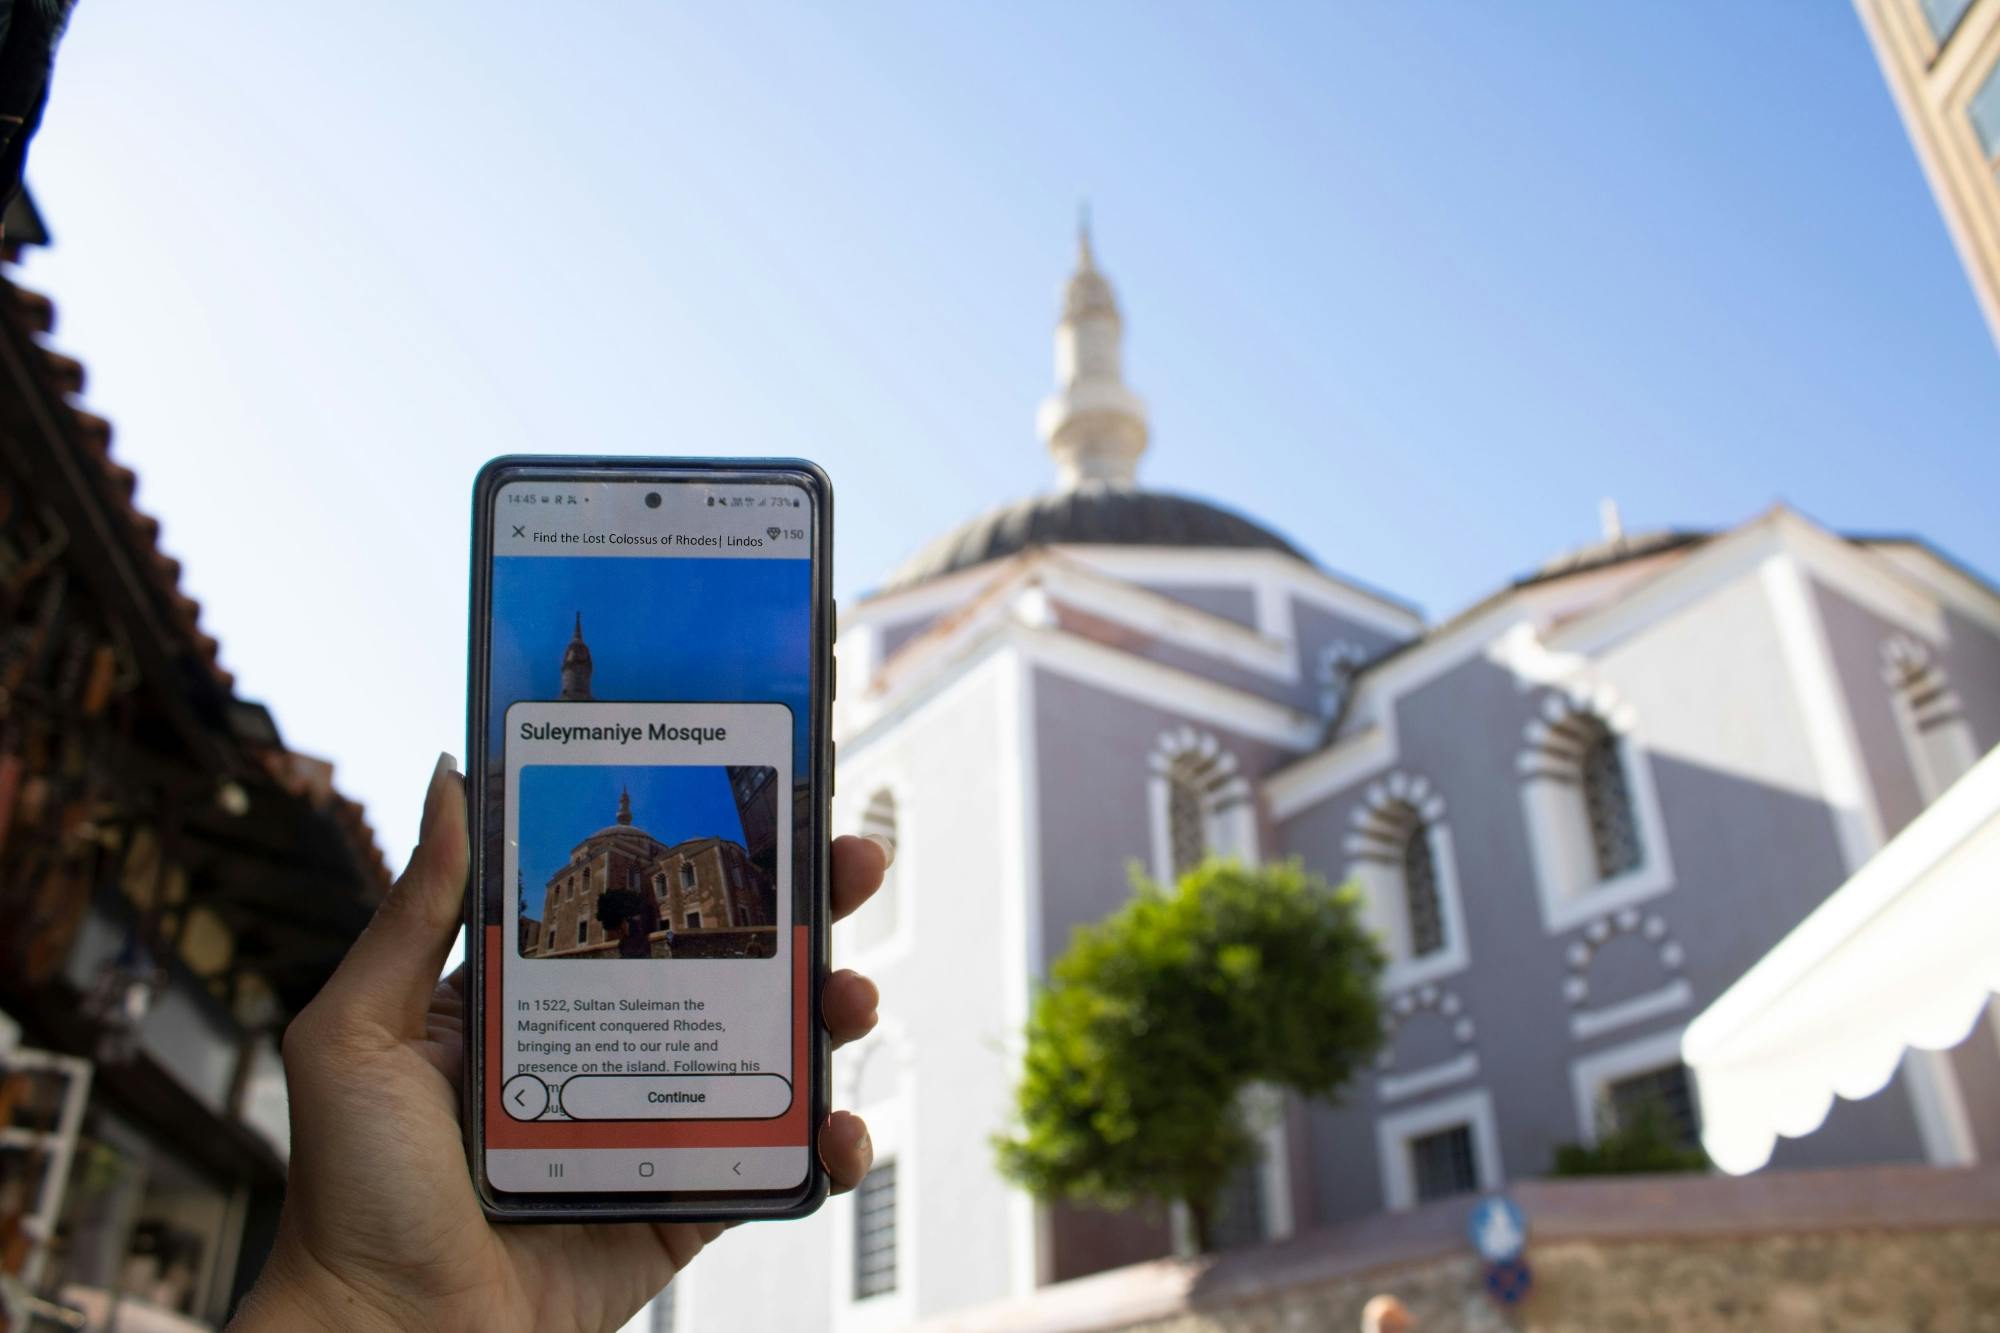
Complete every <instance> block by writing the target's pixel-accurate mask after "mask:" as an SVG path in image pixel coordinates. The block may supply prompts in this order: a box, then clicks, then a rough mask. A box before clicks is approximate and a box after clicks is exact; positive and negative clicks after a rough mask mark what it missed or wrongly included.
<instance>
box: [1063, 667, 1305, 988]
mask: <svg viewBox="0 0 2000 1333" xmlns="http://www.w3.org/2000/svg"><path fill="white" fill-rule="evenodd" d="M1035 703H1036V710H1035V730H1036V746H1035V748H1036V752H1037V754H1038V755H1040V756H1041V758H1042V762H1041V764H1040V765H1039V768H1038V782H1039V785H1040V791H1041V801H1040V812H1041V884H1042V908H1041V918H1042V934H1041V957H1040V958H1039V959H1038V960H1037V971H1038V972H1039V971H1040V970H1041V969H1042V968H1045V967H1046V966H1047V964H1048V960H1050V959H1052V958H1054V957H1055V956H1056V955H1057V954H1059V953H1061V952H1062V951H1063V950H1064V949H1065V948H1067V947H1068V944H1069V939H1070V934H1071V932H1072V931H1074V930H1075V928H1076V927H1077V926H1080V925H1085V924H1088V923H1091V922H1095V921H1100V920H1102V919H1103V918H1104V917H1106V916H1108V915H1110V914H1111V913H1112V912H1114V911H1116V910H1117V909H1118V907H1119V906H1120V905H1121V904H1123V903H1124V902H1125V901H1126V900H1127V899H1128V898H1129V897H1130V896H1131V892H1132V885H1131V874H1130V870H1131V867H1132V866H1133V865H1134V864H1135V863H1136V864H1137V865H1138V866H1139V868H1140V869H1141V870H1142V871H1144V872H1145V873H1146V874H1148V875H1151V874H1153V873H1154V868H1153V865H1152V848H1153V842H1154V830H1153V816H1152V810H1151V806H1150V797H1149V794H1148V781H1149V779H1150V778H1151V777H1152V769H1151V767H1150V766H1149V762H1148V761H1149V759H1150V757H1151V756H1152V754H1153V751H1154V749H1155V748H1156V747H1157V746H1158V745H1159V744H1160V741H1161V738H1162V737H1163V736H1167V735H1169V734H1171V733H1174V732H1178V731H1180V730H1181V729H1182V728H1184V727H1191V728H1193V729H1194V730H1195V731H1196V732H1197V733H1208V734H1211V735H1213V736H1214V737H1215V738H1216V740H1217V741H1218V742H1220V743H1221V745H1222V747H1223V749H1224V750H1225V751H1226V752H1228V753H1229V754H1232V755H1234V756H1235V757H1236V762H1237V765H1238V769H1239V771H1240V772H1241V773H1243V774H1244V775H1245V776H1246V777H1247V778H1249V779H1250V780H1251V781H1252V782H1255V781H1256V780H1257V779H1258V778H1260V777H1261V776H1263V775H1264V774H1266V773H1268V772H1270V771H1271V770H1272V769H1273V768H1276V767H1277V766H1278V765H1279V764H1280V763H1283V762H1285V761H1287V760H1290V759H1293V758H1296V757H1297V752H1296V751H1293V750H1288V749H1283V748H1280V747H1279V746H1277V745H1274V744H1271V743H1270V742H1268V741H1262V740H1257V739H1253V738H1252V737H1249V736H1246V735H1244V734H1243V733H1241V732H1240V731H1236V730H1233V729H1231V728H1229V727H1226V726H1221V725H1217V724H1216V723H1214V722H1213V721H1211V720H1209V719H1208V718H1205V717H1204V716H1203V715H1202V714H1201V713H1200V712H1197V711H1193V710H1190V711H1188V712H1184V713H1169V712H1165V711H1163V710H1161V709H1158V708H1154V707H1152V706H1150V705H1147V704H1143V703H1139V702H1137V701H1135V700H1132V699H1127V698H1124V697H1122V696H1120V695H1117V694H1114V693H1111V692H1110V691H1108V690H1105V689H1101V688H1099V687H1097V686H1094V685H1089V684H1086V683H1084V682H1082V681H1079V680H1076V679H1073V678H1072V677H1069V676H1066V675H1064V674H1062V673H1061V672H1059V671H1056V670H1053V669H1050V668H1048V667H1041V668H1038V669H1037V670H1036V672H1035Z"/></svg>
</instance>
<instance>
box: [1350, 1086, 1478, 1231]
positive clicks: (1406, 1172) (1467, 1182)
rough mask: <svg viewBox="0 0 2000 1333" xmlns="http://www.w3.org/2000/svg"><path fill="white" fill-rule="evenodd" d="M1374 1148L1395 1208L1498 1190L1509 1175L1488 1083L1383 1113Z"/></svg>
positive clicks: (1385, 1199)
mask: <svg viewBox="0 0 2000 1333" xmlns="http://www.w3.org/2000/svg"><path fill="white" fill-rule="evenodd" d="M1375 1147H1376V1163H1377V1166H1378V1167H1379V1169H1380V1170H1381V1173H1382V1200H1383V1202H1384V1203H1385V1204H1386V1205H1387V1206H1388V1207H1389V1208H1390V1209H1391V1210H1392V1211H1394V1210H1400V1209H1404V1208H1409V1207H1413V1206H1415V1205H1416V1204H1419V1203H1428V1202H1430V1201H1431V1200H1433V1199H1442V1198H1448V1197H1450V1196H1452V1195H1455V1194H1466V1193H1471V1192H1473V1191H1476V1190H1496V1189H1499V1188H1500V1186H1501V1183H1502V1182H1503V1181H1504V1180H1505V1179H1506V1173H1505V1172H1504V1171H1503V1170H1502V1168H1501V1162H1500V1132H1499V1127H1498V1122H1497V1121H1496V1120H1495V1119H1494V1115H1493V1098H1492V1095H1491V1094H1490V1093H1488V1092H1487V1091H1486V1089H1484V1088H1475V1089H1473V1090H1472V1091H1470V1092H1462V1093H1458V1094H1456V1095H1453V1096H1449V1097H1440V1098H1437V1099H1436V1100H1435V1101H1430V1102H1426V1103H1424V1104H1423V1105H1421V1106H1413V1107H1411V1108H1409V1109H1408V1110H1405V1111H1398V1112H1396V1113H1395V1114H1393V1115H1385V1116H1383V1117H1382V1118H1381V1119H1379V1120H1377V1121H1376V1122H1375Z"/></svg>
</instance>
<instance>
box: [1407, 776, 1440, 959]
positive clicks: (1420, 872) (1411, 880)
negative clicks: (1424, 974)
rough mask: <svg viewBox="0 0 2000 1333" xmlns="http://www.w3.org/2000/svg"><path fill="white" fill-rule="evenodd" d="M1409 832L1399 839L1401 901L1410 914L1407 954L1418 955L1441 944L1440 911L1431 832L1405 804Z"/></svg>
mask: <svg viewBox="0 0 2000 1333" xmlns="http://www.w3.org/2000/svg"><path fill="white" fill-rule="evenodd" d="M1403 808H1404V809H1405V810H1407V811H1409V818H1410V836H1409V837H1408V838H1407V839H1405V840H1404V843H1403V901H1404V906H1405V908H1406V910H1407V911H1408V913H1409V918H1410V956H1411V957H1412V958H1422V957H1423V956H1424V955H1425V954H1433V953H1436V952H1437V951H1438V950H1439V949H1442V948H1444V915H1443V913H1442V912H1440V911H1439V909H1438V885H1437V861H1436V859H1435V858H1434V857H1433V856H1432V854H1431V833H1430V830H1429V829H1428V828H1426V827H1424V822H1423V820H1422V818H1421V817H1420V816H1419V815H1418V814H1417V812H1416V811H1415V810H1414V809H1411V808H1410V807H1409V806H1404V807H1403Z"/></svg>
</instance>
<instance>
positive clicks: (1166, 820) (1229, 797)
mask: <svg viewBox="0 0 2000 1333" xmlns="http://www.w3.org/2000/svg"><path fill="white" fill-rule="evenodd" d="M1146 767H1147V769H1148V770H1149V774H1148V778H1147V804H1148V807H1149V809H1150V811H1151V815H1152V821H1153V874H1154V876H1155V877H1156V878H1157V879H1159V880H1160V881H1161V882H1163V883H1171V882H1172V881H1174V880H1176V879H1178V878H1179V877H1180V876H1181V875H1182V874H1183V873H1185V872H1186V871H1188V870H1191V869H1193V868H1194V866H1195V865H1197V864H1198V863H1199V862H1200V861H1201V860H1202V859H1203V858H1204V857H1206V856H1209V855H1211V854H1212V855H1216V856H1223V857H1237V858H1240V859H1241V860H1244V861H1247V862H1253V863H1254V862H1255V861H1256V859H1257V819H1256V800H1255V793H1254V791H1253V790H1252V788H1251V786H1250V781H1249V779H1248V778H1246V777H1245V776H1244V775H1243V773H1242V772H1241V771H1240V767H1239V765H1238V764H1237V761H1236V756H1235V755H1233V754H1231V753H1230V752H1229V751H1228V750H1226V749H1224V748H1223V745H1222V742H1221V741H1219V740H1217V739H1216V737H1215V736H1214V734H1213V733H1211V732H1206V731H1196V730H1195V729H1194V728H1193V727H1188V726H1183V727H1178V728H1175V729H1174V730H1172V731H1164V732H1161V733H1160V737H1159V739H1158V740H1156V741H1155V742H1154V743H1153V749H1152V753H1151V754H1149V755H1148V756H1147V759H1146Z"/></svg>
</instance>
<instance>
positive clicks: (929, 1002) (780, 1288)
mask: <svg viewBox="0 0 2000 1333" xmlns="http://www.w3.org/2000/svg"><path fill="white" fill-rule="evenodd" d="M1024 682H1025V675H1024V672H1023V670H1022V668H1021V666H1020V663H1019V662H1018V660H1016V659H1015V658H1014V656H1013V655H1012V654H1011V653H1008V652H1005V651H998V652H995V653H993V654H991V655H989V656H988V657H986V658H985V659H984V660H983V661H981V662H978V663H976V664H973V665H972V666H970V667H969V668H968V669H967V670H966V671H965V672H964V673H963V674H962V675H961V676H960V677H958V678H957V679H956V680H955V681H953V682H951V683H950V684H948V685H946V686H945V687H944V688H942V689H941V690H940V691H939V692H938V693H937V694H936V695H935V696H933V697H932V698H930V699H929V700H927V701H925V702H923V703H922V704H921V705H919V706H918V707H917V708H916V709H915V711H913V712H912V713H911V714H910V715H909V716H907V717H906V718H905V719H903V720H902V721H901V722H900V723H899V724H898V725H896V726H895V727H893V728H890V729H887V730H885V731H883V732H879V733H877V734H875V735H873V736H872V737H871V736H862V737H848V738H844V739H843V741H842V744H841V751H840V769H839V781H838V795H837V797H836V800H835V805H834V827H835V829H836V831H839V832H847V831H852V830H855V829H857V828H859V827H860V824H861V813H862V810H863V809H864V808H865V807H866V805H867V803H868V801H869V798H870V797H871V796H872V795H874V794H875V793H876V792H878V791H881V790H888V791H890V792H892V793H893V795H894V798H895V804H896V811H897V826H896V830H895V836H896V848H897V850H896V864H895V866H894V867H893V869H892V871H891V881H890V884H889V885H888V886H885V894H887V895H888V896H887V898H884V899H880V900H878V901H877V902H874V903H871V904H869V905H868V906H866V907H864V908H863V909H862V911H863V912H864V913H866V912H883V911H888V912H891V913H893V916H894V919H895V920H894V925H893V928H891V929H889V930H888V931H886V933H882V934H881V935H880V937H879V938H877V939H875V940H874V942H873V943H871V944H869V945H868V946H867V947H865V948H864V947H859V946H858V944H857V940H858V939H860V938H861V936H860V935H858V934H857V931H856V927H857V926H859V925H860V922H859V920H858V919H857V920H856V921H855V922H853V923H847V924H842V925H840V926H837V927H835V930H834V942H833V947H834V962H835V965H836V966H839V967H853V968H857V969H859V970H861V971H864V972H866V973H867V974H868V975H870V976H872V977H873V978H874V979H875V980H876V982H877V983H878V984H879V985H880V986H881V989H882V993H883V997H884V1000H883V1005H882V1013H883V1022H882V1025H881V1027H880V1029H878V1032H877V1033H876V1035H875V1036H873V1037H871V1038H869V1039H868V1040H866V1041H863V1042H860V1043H857V1044H856V1045H853V1046H850V1047H848V1048H846V1049H844V1050H842V1051H840V1052H839V1053H837V1054H836V1055H835V1056H834V1103H835V1105H837V1106H843V1107H848V1108H851V1109H854V1110H857V1111H859V1112H861V1113H862V1114H864V1115H865V1116H867V1118H868V1121H869V1126H870V1131H871V1134H872V1136H873V1139H874V1143H875V1149H876V1160H877V1161H878V1162H881V1161H888V1160H894V1161H895V1163H896V1167H897V1173H898V1180H897V1196H896V1197H897V1207H896V1216H897V1231H898V1238H899V1256H900V1262H901V1269H900V1276H899V1283H898V1289H897V1291H896V1292H894V1293H892V1294H889V1295H885V1296H880V1297H876V1298H873V1299H871V1300H868V1301H865V1302H860V1303H856V1302H855V1301H853V1300H852V1268H851V1266H850V1265H851V1253H852V1251H851V1248H850V1247H851V1244H852V1228H853V1201H852V1199H850V1198H836V1199H833V1200H830V1201H829V1202H828V1203H827V1204H826V1206H825V1207H823V1208H822V1209H821V1210H820V1211H819V1212H818V1213H817V1214H815V1215H814V1216H813V1217H811V1218H808V1219H806V1220H804V1221H801V1222H791V1223H785V1224H783V1225H781V1226H766V1227H744V1228H739V1229H737V1230H735V1231H732V1232H731V1233H729V1234H728V1235H727V1236H725V1237H724V1238H723V1239H722V1240H721V1241H719V1242H717V1244H716V1245H715V1246H714V1247H713V1250H712V1252H711V1253H709V1254H705V1255H703V1257H702V1260H701V1263H700V1264H698V1265H697V1266H696V1267H695V1269H694V1270H693V1271H692V1272H691V1273H690V1274H689V1275H688V1277H687V1278H686V1279H684V1281H685V1282H686V1284H687V1286H686V1289H685V1290H684V1291H683V1292H682V1298H681V1299H682V1304H681V1306H680V1307H679V1315H680V1318H681V1320H682V1324H681V1326H683V1327H699V1328H729V1329H732V1330H746V1331H754V1330H782V1331H783V1333H791V1331H792V1330H811V1329H829V1330H835V1331H836V1333H849V1331H856V1333H859V1331H864V1330H872V1329H886V1328H896V1327H901V1326H903V1325H904V1324H906V1323H908V1322H910V1321H911V1320H912V1319H914V1318H916V1317H917V1316H918V1315H920V1314H923V1313H930V1312H935V1311H940V1310H947V1309H954V1308H959V1307H962V1306H966V1305H976V1304H980V1303H983V1302H989V1301H993V1300H997V1299H1002V1298H1004V1297H1006V1296H1008V1295H1010V1294H1012V1293H1014V1292H1015V1291H1016V1290H1017V1289H1019V1290H1026V1289H1027V1288H1028V1287H1030V1286H1032V1283H1033V1275H1034V1263H1035V1257H1036V1256H1035V1254H1034V1242H1033V1234H1032V1228H1031V1225H1029V1224H1031V1223H1032V1217H1033V1214H1032V1210H1025V1211H1024V1210H1023V1208H1022V1206H1021V1205H1022V1204H1023V1203H1024V1202H1025V1196H1022V1195H1019V1194H1018V1192H1016V1191H1013V1190H1011V1189H1009V1188H1008V1187H1007V1186H1006V1185H1004V1184H1003V1183H1002V1182H1001V1180H1000V1178H999V1175H998V1173H997V1172H996V1171H995V1169H994V1164H993V1149H992V1143H991V1140H992V1136H993V1135H995V1134H996V1133H998V1132H1000V1131H1001V1130H1002V1128H1003V1127H1004V1126H1005V1124H1006V1123H1007V1118H1008V1113H1009V1109H1010V1106H1011V1100H1010V1099H1011V1095H1012V1090H1013V1079H1014V1065H1015V1061H1016V1060H1017V1059H1018V1055H1019V1041H1018V1037H1017V1035H1016V1034H1017V1032H1018V1018H1019V1012H1018V1011H1019V1007H1020V1005H1021V1004H1023V1003H1024V1002H1025V995H1026V988H1025V987H1026V981H1025V977H1026V968H1025V966H1024V962H1023V956H1024V952H1025V949H1024V946H1025V937H1024V936H1023V934H1022V932H1023V931H1024V930H1025V924H1024V919H1023V918H1022V916H1021V915H1020V909H1021V906H1022V900H1023V888H1022V885H1023V879H1024V875H1025V872H1026V867H1025V865H1024V864H1023V862H1022V861H1021V857H1020V849H1021V848H1022V847H1023V846H1025V845H1027V844H1028V842H1029V839H1028V838H1027V837H1025V836H1024V834H1023V831H1022V820H1023V819H1024V818H1025V817H1026V807H1025V805H1024V794H1023V787H1024V784H1023V780H1022V774H1021V769H1020V758H1021V756H1022V754H1023V746H1022V744H1021V735H1022V723H1021V720H1020V719H1021V714H1020V708H1021V706H1022V702H1023V695H1024V690H1025V685H1024ZM926 1111H928V1113H925V1112H926Z"/></svg>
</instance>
